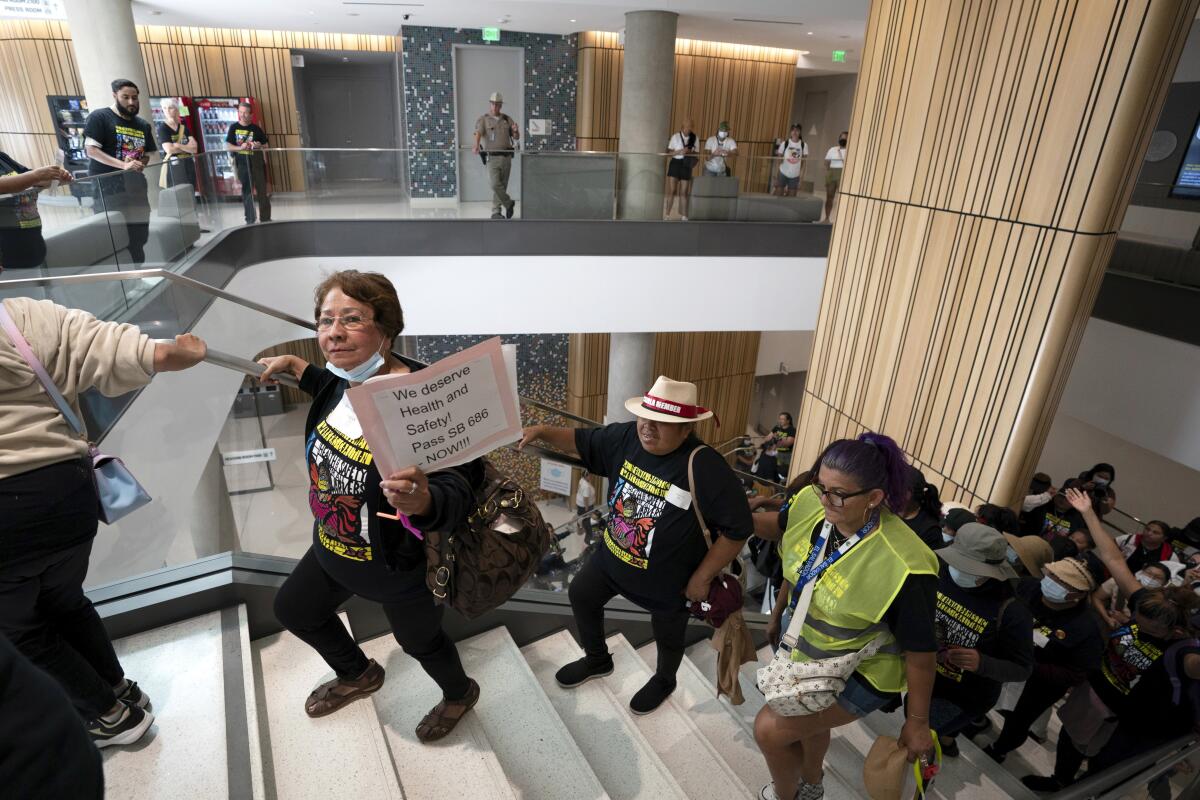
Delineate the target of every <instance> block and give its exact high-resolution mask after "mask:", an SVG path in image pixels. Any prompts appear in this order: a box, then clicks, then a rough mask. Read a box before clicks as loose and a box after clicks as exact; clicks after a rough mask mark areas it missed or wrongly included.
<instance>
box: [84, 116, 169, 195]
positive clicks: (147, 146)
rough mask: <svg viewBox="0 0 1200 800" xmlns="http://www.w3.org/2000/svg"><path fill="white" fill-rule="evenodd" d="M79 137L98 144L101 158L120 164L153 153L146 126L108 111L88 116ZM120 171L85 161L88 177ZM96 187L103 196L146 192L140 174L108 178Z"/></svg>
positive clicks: (140, 119)
mask: <svg viewBox="0 0 1200 800" xmlns="http://www.w3.org/2000/svg"><path fill="white" fill-rule="evenodd" d="M83 135H84V136H85V137H87V138H88V139H94V140H95V141H97V142H99V143H100V149H101V150H102V151H103V152H104V153H105V155H109V156H112V157H113V158H116V159H118V160H120V161H125V160H128V159H141V158H142V157H143V156H145V155H146V154H147V153H149V152H151V151H153V150H155V149H157V146H156V145H155V144H154V133H153V131H152V130H151V128H150V123H149V122H147V121H146V120H144V119H142V118H141V117H137V116H135V117H134V118H133V119H125V118H124V117H122V116H121V115H120V114H118V113H117V112H115V111H113V110H112V109H111V108H101V109H97V110H96V111H93V112H92V113H91V114H88V118H87V122H86V123H85V124H84V128H83ZM120 171H121V170H119V169H118V168H117V167H113V166H109V165H108V164H101V163H100V162H99V161H97V160H95V159H94V158H92V159H88V175H107V174H108V173H110V172H120ZM97 183H98V184H99V185H100V190H101V191H102V192H103V193H104V194H110V193H111V194H119V193H120V192H122V191H127V192H134V191H137V192H141V193H143V194H144V193H145V192H146V176H145V175H143V174H142V173H140V172H126V173H125V175H124V180H120V181H119V180H116V179H115V178H110V179H108V180H104V181H97Z"/></svg>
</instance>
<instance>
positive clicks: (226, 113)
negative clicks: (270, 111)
mask: <svg viewBox="0 0 1200 800" xmlns="http://www.w3.org/2000/svg"><path fill="white" fill-rule="evenodd" d="M239 103H249V104H250V111H251V114H252V116H253V122H255V123H258V122H259V113H258V103H257V102H256V101H255V99H254V98H253V97H197V98H196V99H195V104H196V118H197V120H198V121H199V124H200V131H199V133H198V134H197V135H198V136H199V137H200V143H201V144H200V149H201V150H203V151H204V152H206V153H208V154H209V155H208V156H206V157H205V160H206V161H207V162H208V163H207V164H206V165H205V170H204V171H205V172H207V173H208V177H210V178H212V181H213V192H214V193H215V194H217V195H222V196H227V197H240V196H241V191H240V190H239V189H238V188H237V186H236V180H237V175H236V173H235V172H234V168H233V154H232V153H229V152H227V151H226V150H225V135H226V134H227V133H228V132H229V126H230V125H231V124H232V123H234V122H237V109H238V104H239ZM259 124H261V123H259Z"/></svg>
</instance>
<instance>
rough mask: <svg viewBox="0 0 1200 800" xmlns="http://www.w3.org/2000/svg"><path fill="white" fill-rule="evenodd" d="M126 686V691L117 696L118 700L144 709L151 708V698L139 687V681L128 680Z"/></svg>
mask: <svg viewBox="0 0 1200 800" xmlns="http://www.w3.org/2000/svg"><path fill="white" fill-rule="evenodd" d="M125 684H126V685H125V691H123V692H121V693H120V694H119V695H117V699H118V700H120V701H121V702H122V703H128V704H129V705H131V706H137V707H138V708H142V709H146V708H149V707H150V696H149V695H147V694H146V693H145V692H143V691H142V687H140V686H138V685H137V681H131V680H128V679H127V680H126V681H125Z"/></svg>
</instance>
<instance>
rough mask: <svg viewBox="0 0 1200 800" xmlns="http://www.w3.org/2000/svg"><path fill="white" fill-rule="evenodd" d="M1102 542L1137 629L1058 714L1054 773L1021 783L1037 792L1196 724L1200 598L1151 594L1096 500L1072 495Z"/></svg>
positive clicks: (1129, 629)
mask: <svg viewBox="0 0 1200 800" xmlns="http://www.w3.org/2000/svg"><path fill="white" fill-rule="evenodd" d="M1066 497H1067V499H1068V501H1069V502H1070V503H1071V507H1072V508H1073V509H1074V510H1075V511H1077V512H1078V513H1079V514H1080V516H1082V517H1083V518H1084V520H1085V521H1086V523H1087V528H1088V530H1089V531H1090V532H1091V534H1092V539H1094V540H1095V542H1096V555H1097V556H1098V557H1099V559H1100V561H1101V562H1102V563H1103V564H1104V566H1105V567H1107V568H1108V570H1109V572H1110V573H1111V574H1112V577H1113V580H1114V581H1115V583H1116V586H1117V588H1118V589H1120V590H1121V591H1122V592H1124V593H1125V594H1126V595H1127V596H1128V597H1129V609H1130V616H1131V623H1130V624H1129V625H1123V626H1121V627H1120V628H1118V629H1117V630H1115V631H1113V632H1112V633H1111V634H1110V635H1109V636H1108V638H1107V641H1106V643H1105V648H1104V652H1103V655H1102V656H1101V658H1100V663H1099V664H1097V665H1096V666H1095V667H1094V668H1093V669H1092V670H1091V671H1090V672H1089V674H1088V679H1087V680H1086V681H1084V682H1083V683H1082V684H1080V685H1079V686H1077V687H1076V688H1075V689H1074V690H1073V691H1072V692H1071V694H1070V696H1069V697H1068V698H1067V701H1066V703H1064V704H1063V706H1062V708H1060V709H1059V712H1058V715H1059V719H1061V720H1062V724H1063V725H1062V731H1061V732H1060V734H1059V737H1058V745H1057V747H1056V751H1055V761H1054V772H1053V774H1052V775H1049V776H1041V775H1029V776H1026V777H1024V778H1022V779H1021V781H1022V783H1024V784H1025V785H1026V786H1027V787H1029V788H1030V789H1032V790H1034V791H1038V792H1056V791H1059V790H1061V789H1063V788H1065V787H1067V786H1069V785H1071V784H1072V783H1074V782H1075V780H1076V775H1077V774H1078V772H1079V768H1080V767H1081V766H1082V765H1083V762H1084V760H1086V761H1087V763H1088V772H1087V774H1089V775H1092V774H1096V773H1099V772H1102V771H1104V770H1105V769H1108V768H1109V767H1112V766H1114V765H1116V764H1117V763H1119V762H1121V761H1124V760H1126V759H1128V758H1131V757H1133V756H1136V755H1137V754H1139V753H1142V752H1145V751H1147V750H1150V749H1152V748H1154V747H1157V746H1159V745H1161V744H1164V743H1165V742H1168V741H1170V740H1172V739H1175V738H1177V737H1179V736H1182V735H1183V734H1185V733H1187V732H1188V731H1189V730H1192V729H1193V727H1194V726H1195V725H1196V723H1197V719H1196V717H1195V709H1194V708H1193V705H1192V703H1191V702H1190V699H1189V698H1190V697H1191V695H1192V691H1193V688H1194V683H1195V682H1196V681H1200V645H1197V643H1196V641H1195V638H1196V636H1197V633H1198V631H1197V629H1196V627H1195V623H1194V622H1193V620H1194V618H1195V615H1196V613H1197V612H1198V611H1200V597H1197V596H1196V595H1195V594H1194V593H1193V592H1192V591H1191V590H1190V589H1186V588H1184V587H1181V586H1167V587H1156V588H1147V587H1145V586H1143V585H1142V583H1141V581H1139V580H1138V578H1137V576H1135V575H1134V573H1133V572H1132V571H1131V570H1130V569H1129V566H1128V564H1126V563H1125V556H1124V554H1123V553H1122V552H1121V550H1120V548H1118V547H1117V545H1116V542H1114V541H1113V538H1112V537H1111V536H1110V535H1109V534H1108V532H1107V531H1106V530H1104V526H1103V525H1102V524H1101V523H1100V517H1099V516H1098V515H1097V514H1096V511H1095V509H1094V508H1093V504H1092V498H1091V497H1089V496H1088V495H1086V494H1084V493H1083V492H1082V491H1079V490H1078V489H1074V488H1072V489H1068V490H1067V493H1066Z"/></svg>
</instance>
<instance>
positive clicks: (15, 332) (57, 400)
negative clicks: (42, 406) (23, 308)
mask: <svg viewBox="0 0 1200 800" xmlns="http://www.w3.org/2000/svg"><path fill="white" fill-rule="evenodd" d="M0 328H3V329H4V332H5V333H7V334H8V338H9V340H11V341H12V343H13V347H15V348H17V352H18V353H20V354H21V358H23V359H25V363H26V364H28V365H29V368H30V369H32V370H33V374H34V375H36V376H37V379H38V380H39V381H40V382H41V384H42V388H44V389H45V390H46V394H48V395H50V399H51V400H53V401H54V405H56V406H58V410H59V412H60V413H61V414H62V415H63V417H64V418H65V419H66V420H67V424H68V425H70V426H71V429H72V430H73V431H75V435H76V436H78V437H80V438H81V439H87V434H86V433H84V431H83V425H82V424H80V422H79V417H77V416H75V412H74V411H72V410H71V406H70V405H68V404H67V398H65V397H63V395H62V392H60V391H59V390H58V386H56V385H55V383H54V379H53V378H51V377H50V373H48V372H46V368H45V367H44V366H42V362H41V359H39V358H38V357H37V356H36V355H35V354H34V352H33V348H31V347H30V346H29V342H28V341H26V339H25V336H24V335H23V334H22V333H21V329H20V328H18V327H17V323H16V322H15V321H14V320H13V318H12V315H11V314H9V313H8V309H7V308H5V307H4V301H2V300H0Z"/></svg>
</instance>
